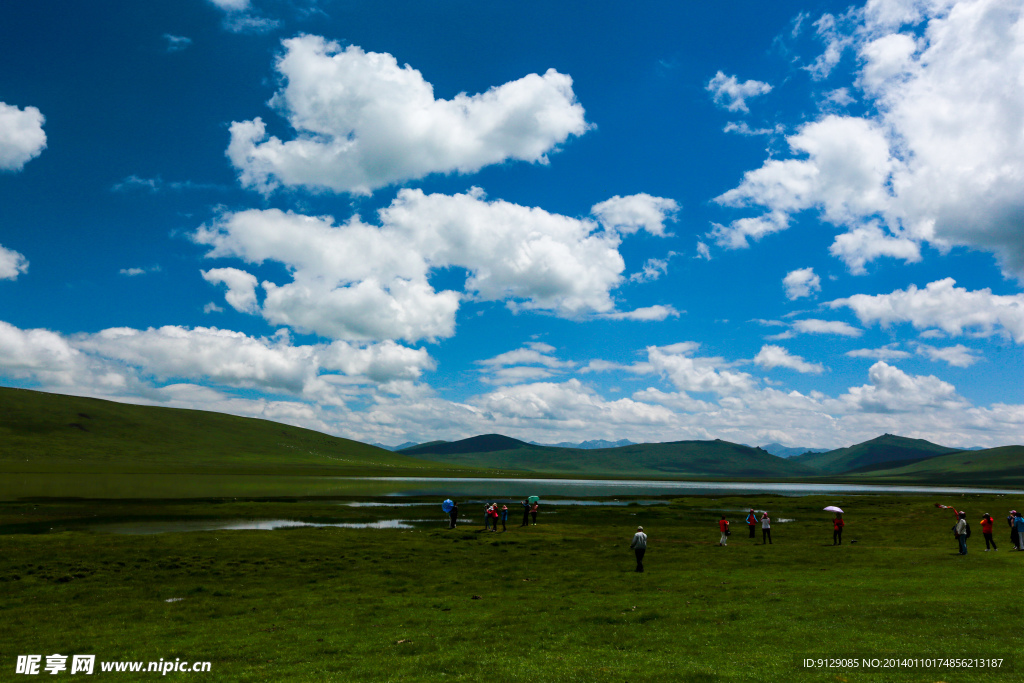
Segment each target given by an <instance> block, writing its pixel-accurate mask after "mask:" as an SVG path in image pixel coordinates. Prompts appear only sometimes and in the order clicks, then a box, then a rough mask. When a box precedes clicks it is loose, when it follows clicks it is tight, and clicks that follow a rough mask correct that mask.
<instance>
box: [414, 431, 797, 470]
mask: <svg viewBox="0 0 1024 683" xmlns="http://www.w3.org/2000/svg"><path fill="white" fill-rule="evenodd" d="M401 453H402V454H404V455H414V456H415V457H417V458H424V459H428V460H433V461H436V462H444V463H448V464H453V465H462V466H477V467H494V468H498V469H518V470H526V471H529V472H538V473H541V472H542V473H563V474H569V473H571V474H579V475H590V476H593V475H604V476H608V475H612V476H652V477H660V478H666V477H673V478H674V477H733V478H750V479H755V478H762V477H783V478H794V477H801V476H807V475H812V474H814V470H812V469H811V468H809V467H807V466H804V465H800V464H793V463H792V462H791V461H787V460H785V459H783V458H779V457H776V456H774V455H771V454H769V453H767V452H765V451H763V450H761V449H759V448H750V447H749V446H742V445H740V444H735V443H730V442H728V441H718V440H715V441H673V442H669V443H653V444H651V443H647V444H634V445H632V446H620V447H618V448H594V449H582V448H558V447H555V446H535V445H533V444H528V443H525V442H523V441H519V440H517V439H511V438H509V437H507V436H501V435H498V434H487V435H483V436H475V437H472V438H470V439H463V440H462V441H453V442H448V443H442V444H435V445H428V444H425V445H422V446H417V447H415V448H409V449H406V450H404V451H401Z"/></svg>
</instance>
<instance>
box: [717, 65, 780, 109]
mask: <svg viewBox="0 0 1024 683" xmlns="http://www.w3.org/2000/svg"><path fill="white" fill-rule="evenodd" d="M707 90H708V92H710V93H711V97H712V98H713V99H714V101H715V104H718V105H719V106H722V107H725V108H726V109H728V110H729V111H743V112H745V111H749V110H748V109H747V100H748V99H750V98H752V97H757V96H758V95H764V94H766V93H769V92H771V90H772V86H770V85H768V84H767V83H762V82H761V81H744V82H742V83H740V81H739V80H738V79H737V78H736V77H735V76H726V75H725V74H724V73H722V72H721V71H719V72H718V73H716V74H715V77H714V78H712V79H711V80H710V81H708V85H707Z"/></svg>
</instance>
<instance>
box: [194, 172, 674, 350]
mask: <svg viewBox="0 0 1024 683" xmlns="http://www.w3.org/2000/svg"><path fill="white" fill-rule="evenodd" d="M379 217H380V222H381V225H380V226H379V227H378V226H373V225H369V224H367V223H364V222H363V221H362V220H361V219H360V218H359V217H358V216H354V217H353V218H351V219H349V220H348V221H347V222H345V223H343V224H341V225H335V224H334V221H333V219H331V218H330V217H311V216H303V215H298V214H294V213H285V212H282V211H279V210H276V209H270V210H262V211H261V210H249V211H242V212H238V213H231V214H225V215H223V216H221V217H220V219H219V220H217V221H216V222H215V223H214V224H213V225H210V226H203V227H201V228H200V229H199V230H198V231H197V232H196V233H195V235H194V239H195V240H196V241H197V242H199V243H200V244H206V245H209V246H210V247H212V249H211V251H210V253H209V256H210V257H237V258H241V259H242V260H244V261H246V262H248V263H255V264H258V263H262V262H264V261H266V260H275V261H279V262H281V263H283V264H285V265H286V266H287V267H288V269H289V271H290V272H291V273H292V274H293V281H291V282H288V283H285V284H280V285H279V284H276V283H273V282H263V283H262V287H263V289H264V290H265V291H266V297H265V300H264V303H263V307H262V309H260V310H261V312H262V315H263V316H264V317H265V318H266V319H267V320H269V321H270V322H272V323H274V324H278V325H288V326H292V327H294V328H296V329H299V330H302V331H311V332H315V333H317V334H320V335H323V336H327V337H332V338H336V339H356V340H373V339H406V340H409V341H414V340H417V339H436V338H439V337H449V336H451V335H452V334H453V333H454V329H455V314H456V311H457V310H458V307H459V302H460V300H461V299H462V298H463V297H464V296H468V297H470V298H473V299H476V300H483V301H507V302H509V303H510V305H512V306H514V307H515V308H516V309H520V310H546V311H552V312H555V313H556V314H558V315H561V316H563V317H570V318H571V317H584V316H590V315H602V314H604V315H608V316H609V317H617V318H622V319H632V320H663V319H665V318H666V317H668V316H670V315H678V312H677V311H676V310H675V309H673V308H672V307H670V306H651V307H649V308H642V309H637V310H635V311H628V312H623V313H617V312H616V311H615V305H614V303H613V301H612V299H611V295H610V292H611V290H612V289H614V288H615V287H618V286H619V285H620V284H621V283H622V282H623V281H624V278H623V276H622V271H623V270H624V269H625V264H624V262H623V260H622V257H621V255H620V254H619V252H618V247H619V244H620V236H619V233H618V232H617V231H608V230H601V229H600V227H599V226H598V224H597V222H596V221H594V220H589V219H578V218H569V217H567V216H561V215H557V214H551V213H548V212H546V211H543V210H541V209H538V208H529V207H524V206H519V205H517V204H511V203H508V202H503V201H490V202H489V201H487V200H486V199H485V198H484V196H483V193H482V191H480V190H477V189H474V190H472V191H471V192H469V193H467V194H460V195H454V196H451V195H443V194H432V195H427V194H424V193H423V192H422V191H420V190H402V191H400V192H399V193H398V196H397V197H396V199H395V200H394V201H393V202H392V203H391V204H390V205H389V206H387V207H385V208H384V209H382V210H381V211H380V212H379ZM451 267H454V268H463V269H465V270H466V271H467V273H468V276H467V278H466V282H465V293H459V292H455V291H441V292H438V291H435V290H434V288H433V287H432V285H431V284H430V282H429V276H430V274H431V273H432V272H433V271H435V270H436V269H441V268H451ZM228 271H230V272H231V274H232V282H233V283H235V284H231V283H229V286H230V287H231V290H230V291H229V294H230V293H231V292H235V293H236V294H240V293H241V292H243V291H244V294H245V299H244V301H243V303H246V304H248V303H253V304H254V299H253V298H252V297H251V296H250V290H249V289H248V287H249V284H250V283H251V282H252V281H253V280H252V279H249V278H244V277H243V276H244V275H245V273H244V271H238V270H235V269H216V270H214V271H208V272H210V273H216V275H215V280H216V281H218V282H220V281H223V282H226V280H224V277H226V275H225V273H226V272H228ZM250 277H251V276H250ZM207 279H210V278H209V277H207ZM243 285H244V289H243ZM232 305H234V304H232Z"/></svg>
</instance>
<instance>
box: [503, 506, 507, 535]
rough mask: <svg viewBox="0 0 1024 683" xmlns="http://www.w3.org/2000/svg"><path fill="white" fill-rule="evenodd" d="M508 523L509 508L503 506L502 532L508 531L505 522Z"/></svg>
mask: <svg viewBox="0 0 1024 683" xmlns="http://www.w3.org/2000/svg"><path fill="white" fill-rule="evenodd" d="M507 521H508V506H507V505H502V506H501V530H502V531H508V527H506V526H505V522H507Z"/></svg>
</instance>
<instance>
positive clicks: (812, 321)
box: [792, 318, 863, 337]
mask: <svg viewBox="0 0 1024 683" xmlns="http://www.w3.org/2000/svg"><path fill="white" fill-rule="evenodd" d="M792 329H793V330H794V331H796V332H801V333H804V334H838V335H842V336H844V337H859V336H860V335H861V334H863V332H861V330H858V329H857V328H856V327H854V326H852V325H850V324H849V323H844V322H842V321H839V320H818V319H816V318H806V319H804V320H795V321H793V327H792Z"/></svg>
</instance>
